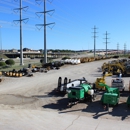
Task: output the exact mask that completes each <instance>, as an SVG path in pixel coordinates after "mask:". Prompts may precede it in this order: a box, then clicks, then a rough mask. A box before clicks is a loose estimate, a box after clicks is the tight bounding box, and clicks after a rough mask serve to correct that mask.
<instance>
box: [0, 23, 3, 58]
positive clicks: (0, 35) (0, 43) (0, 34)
mask: <svg viewBox="0 0 130 130" xmlns="http://www.w3.org/2000/svg"><path fill="white" fill-rule="evenodd" d="M1 28H2V26H1V25H0V45H1V59H3V51H2V33H1Z"/></svg>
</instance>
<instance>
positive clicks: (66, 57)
mask: <svg viewBox="0 0 130 130" xmlns="http://www.w3.org/2000/svg"><path fill="white" fill-rule="evenodd" d="M66 59H70V57H68V56H65V57H63V58H62V60H66Z"/></svg>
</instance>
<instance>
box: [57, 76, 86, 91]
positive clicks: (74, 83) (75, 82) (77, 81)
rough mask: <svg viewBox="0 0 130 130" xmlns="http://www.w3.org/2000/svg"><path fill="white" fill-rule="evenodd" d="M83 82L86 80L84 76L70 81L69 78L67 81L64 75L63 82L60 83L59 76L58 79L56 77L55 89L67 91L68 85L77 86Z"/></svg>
mask: <svg viewBox="0 0 130 130" xmlns="http://www.w3.org/2000/svg"><path fill="white" fill-rule="evenodd" d="M85 82H87V80H86V79H85V78H84V77H83V78H81V79H75V80H73V81H71V79H69V81H68V78H67V77H65V78H64V83H62V78H61V77H59V79H58V86H57V89H56V91H57V92H61V93H67V89H68V88H69V87H72V86H74V87H75V86H79V85H80V84H82V83H85Z"/></svg>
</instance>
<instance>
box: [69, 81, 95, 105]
mask: <svg viewBox="0 0 130 130" xmlns="http://www.w3.org/2000/svg"><path fill="white" fill-rule="evenodd" d="M67 91H68V99H69V103H68V106H72V105H73V104H77V103H78V102H79V101H92V99H93V98H94V90H93V89H92V88H91V86H90V85H89V84H86V83H84V84H80V85H79V86H76V87H74V86H73V87H70V88H69V89H68V90H67Z"/></svg>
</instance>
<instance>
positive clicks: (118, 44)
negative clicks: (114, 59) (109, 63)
mask: <svg viewBox="0 0 130 130" xmlns="http://www.w3.org/2000/svg"><path fill="white" fill-rule="evenodd" d="M118 54H119V43H117V55H118Z"/></svg>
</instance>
